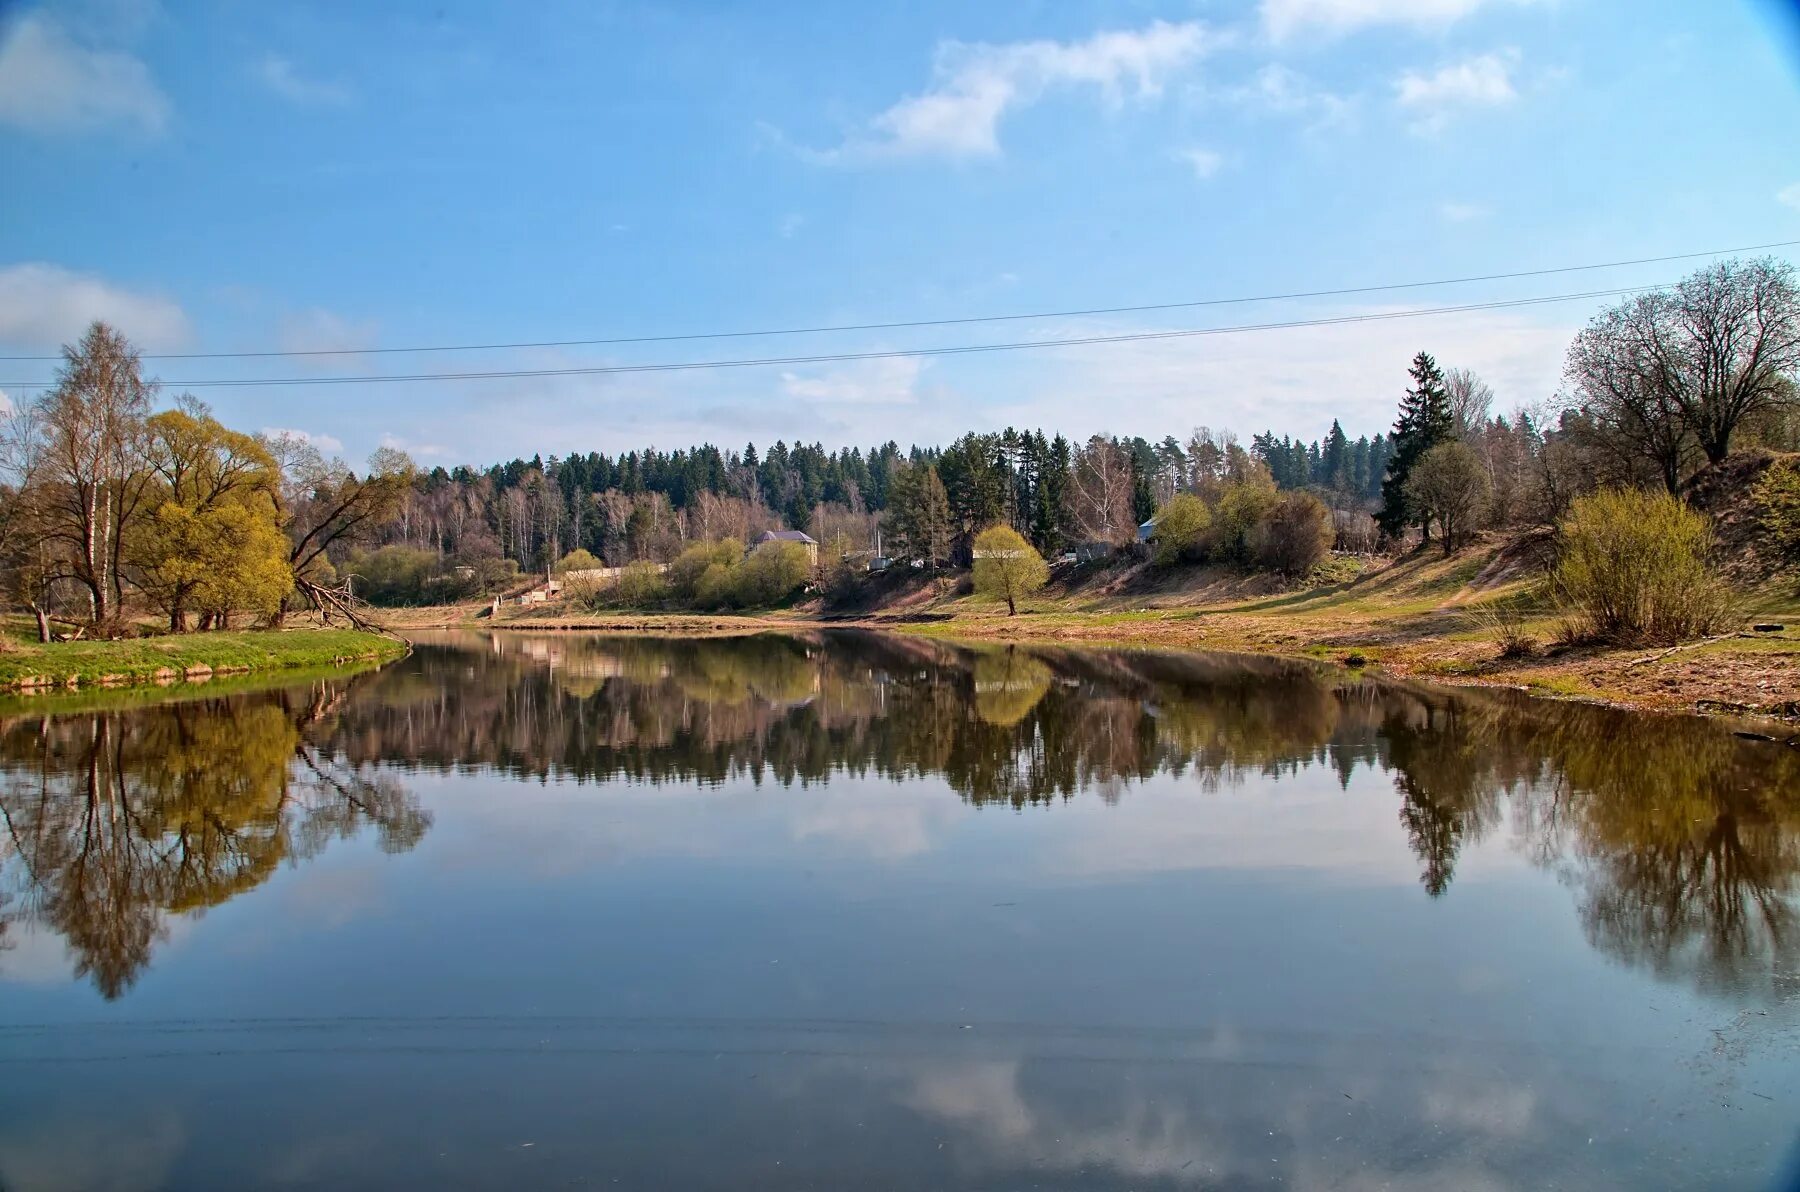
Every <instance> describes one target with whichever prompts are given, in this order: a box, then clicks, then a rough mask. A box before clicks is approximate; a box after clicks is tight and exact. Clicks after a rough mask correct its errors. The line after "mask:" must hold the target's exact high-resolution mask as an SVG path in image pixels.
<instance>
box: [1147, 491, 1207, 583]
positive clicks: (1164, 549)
mask: <svg viewBox="0 0 1800 1192" xmlns="http://www.w3.org/2000/svg"><path fill="white" fill-rule="evenodd" d="M1212 521H1213V517H1212V510H1210V509H1208V508H1207V507H1206V502H1205V501H1202V500H1201V499H1200V498H1199V497H1197V496H1195V495H1194V494H1193V493H1176V494H1175V495H1174V496H1173V497H1171V498H1169V503H1168V504H1167V505H1164V506H1163V507H1162V508H1161V509H1160V510H1158V511H1157V514H1156V531H1155V533H1154V534H1153V535H1152V536H1151V537H1152V541H1153V542H1154V543H1155V544H1156V564H1157V566H1159V567H1172V566H1174V565H1175V564H1177V563H1183V562H1196V561H1198V560H1199V558H1200V557H1201V556H1202V555H1203V554H1205V552H1206V532H1207V531H1208V530H1210V529H1211V528H1212Z"/></svg>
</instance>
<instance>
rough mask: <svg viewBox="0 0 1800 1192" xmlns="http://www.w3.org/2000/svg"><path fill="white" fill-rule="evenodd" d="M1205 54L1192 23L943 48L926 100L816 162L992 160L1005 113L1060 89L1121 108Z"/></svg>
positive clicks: (896, 111) (1155, 91)
mask: <svg viewBox="0 0 1800 1192" xmlns="http://www.w3.org/2000/svg"><path fill="white" fill-rule="evenodd" d="M1208 45H1209V39H1208V36H1207V33H1206V31H1205V29H1204V27H1203V26H1201V25H1200V24H1199V23H1197V22H1191V21H1190V22H1185V23H1182V24H1171V23H1169V22H1167V21H1155V22H1152V23H1151V24H1149V25H1147V26H1145V27H1144V28H1143V29H1140V30H1118V31H1112V32H1104V33H1096V34H1095V35H1094V36H1092V37H1090V38H1088V39H1086V40H1085V41H1075V42H1060V41H1028V42H1013V43H1010V44H1006V45H969V44H965V43H963V42H954V41H953V42H945V43H942V44H940V45H939V46H938V50H937V58H936V62H935V64H934V67H933V75H934V76H935V81H934V84H933V86H932V87H931V89H930V90H928V91H926V92H924V93H923V94H920V95H914V96H909V97H907V98H906V99H903V100H901V101H900V102H899V103H896V104H895V105H894V106H893V107H891V108H889V109H888V110H887V111H885V112H883V113H881V115H879V116H877V117H875V118H874V119H873V120H872V121H870V124H869V129H868V131H867V132H866V133H865V134H863V135H861V136H859V137H855V138H852V139H851V141H850V142H849V143H848V144H847V145H845V146H844V147H843V148H842V149H840V150H835V151H832V152H830V153H826V154H821V155H818V156H821V157H824V158H837V157H843V156H851V157H869V156H912V155H931V154H941V155H944V156H949V157H981V156H991V155H992V154H995V153H998V152H999V151H1000V140H999V130H1000V121H1001V119H1002V117H1004V116H1005V115H1006V114H1007V113H1008V112H1010V111H1014V110H1017V109H1019V108H1022V107H1027V106H1029V105H1031V104H1033V103H1036V102H1037V101H1038V100H1040V99H1042V98H1043V97H1044V96H1045V95H1046V94H1047V93H1048V92H1050V91H1052V90H1054V89H1057V88H1059V87H1091V88H1095V89H1097V90H1098V91H1099V92H1100V93H1101V95H1102V96H1103V97H1105V99H1106V100H1107V101H1108V102H1110V103H1115V104H1116V103H1119V102H1122V101H1123V100H1124V99H1125V98H1126V97H1128V96H1129V97H1133V98H1139V99H1145V98H1152V97H1154V96H1156V95H1159V94H1160V93H1161V91H1162V87H1163V84H1164V82H1165V81H1166V80H1167V79H1168V78H1169V77H1170V76H1172V75H1173V74H1175V73H1177V72H1178V71H1180V70H1182V69H1183V68H1185V67H1186V66H1188V65H1189V64H1191V63H1192V62H1194V61H1195V60H1196V59H1197V58H1199V57H1200V55H1201V54H1203V53H1204V52H1205V51H1206V50H1207V48H1208Z"/></svg>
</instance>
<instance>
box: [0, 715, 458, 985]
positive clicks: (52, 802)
mask: <svg viewBox="0 0 1800 1192" xmlns="http://www.w3.org/2000/svg"><path fill="white" fill-rule="evenodd" d="M356 686H357V685H356V684H355V683H354V682H351V683H333V682H322V683H318V684H315V685H313V686H311V687H307V688H300V689H287V690H281V691H275V692H267V693H262V694H256V695H244V696H235V697H226V698H218V699H204V698H203V699H195V700H183V701H179V702H174V703H169V704H165V705H161V706H152V707H148V708H141V709H136V710H131V711H122V712H93V713H86V714H73V715H51V716H44V717H15V718H12V719H11V720H9V721H7V722H6V723H4V725H0V764H3V765H4V770H3V771H0V815H3V816H4V819H5V828H6V833H7V837H8V844H9V845H10V851H11V853H12V856H11V858H9V861H8V868H9V869H11V870H12V871H13V873H12V878H13V880H12V882H11V883H9V884H11V885H13V886H14V887H15V888H14V889H13V890H9V891H8V896H9V898H10V900H11V901H10V903H9V904H8V906H10V907H11V908H12V909H11V911H10V914H9V915H8V917H9V918H11V919H15V920H16V919H20V918H27V919H29V920H31V921H34V922H37V923H41V924H42V925H45V926H48V927H49V928H50V929H52V930H54V931H55V932H57V933H58V934H59V935H61V936H62V938H63V939H64V940H65V941H66V943H67V945H68V947H69V949H70V951H71V953H72V954H73V956H74V961H75V974H76V976H77V977H89V978H91V979H92V980H93V983H94V985H95V987H96V988H97V989H98V990H99V991H100V992H101V993H102V994H103V995H104V996H105V997H107V998H116V997H118V996H119V995H120V994H122V993H124V992H125V991H126V990H127V989H129V988H130V987H131V985H132V983H133V982H134V981H135V980H136V979H137V977H138V975H139V974H140V973H141V972H142V971H143V970H144V968H145V967H146V966H147V965H149V963H150V960H151V953H152V950H153V948H154V947H155V945H156V944H157V943H158V942H159V941H160V940H162V939H164V938H166V936H167V934H168V930H169V916H172V915H180V914H183V913H189V912H198V911H201V910H204V909H205V908H207V907H212V906H216V905H218V904H220V903H223V902H225V901H227V900H229V899H231V898H233V897H235V896H237V895H239V894H242V893H244V892H245V891H248V890H251V889H254V888H255V887H257V886H259V885H261V884H262V883H263V882H265V881H267V880H268V878H269V876H270V875H271V874H272V873H273V872H274V871H275V868H276V866H278V865H280V864H281V863H282V862H283V861H284V860H285V861H299V860H303V859H305V858H307V857H311V856H313V855H314V854H316V853H318V852H319V851H320V850H321V849H322V848H324V847H325V845H326V844H327V843H329V842H330V841H331V840H333V839H336V838H346V837H349V836H351V835H354V834H355V833H357V832H358V831H360V830H361V829H363V828H364V827H373V828H374V830H375V831H376V832H377V833H378V836H379V839H380V842H381V845H382V847H383V848H384V849H387V850H389V851H392V852H399V851H403V850H405V849H408V848H411V847H412V846H413V845H414V844H416V843H417V842H418V840H419V838H420V837H421V836H423V835H424V834H425V831H426V829H427V828H428V827H430V824H431V816H430V814H429V813H428V812H426V811H423V810H421V809H420V808H419V807H418V805H417V803H416V801H415V800H414V799H413V798H412V797H411V796H410V795H409V794H408V793H407V792H406V790H405V788H404V787H403V786H401V785H400V784H399V783H398V782H396V781H395V780H394V779H393V778H391V777H383V776H379V775H375V774H373V773H371V772H369V771H368V770H366V769H364V768H359V767H356V766H353V765H349V764H346V763H345V762H343V761H342V760H341V759H339V758H337V757H335V756H334V755H332V754H331V753H330V752H329V751H327V750H324V749H321V748H320V747H319V746H318V745H317V744H316V743H315V741H314V740H313V739H312V735H313V734H316V733H317V732H318V730H319V728H320V726H322V725H324V724H327V723H329V722H330V721H331V719H332V718H333V717H334V716H335V715H337V714H338V712H339V711H340V710H341V707H342V705H343V703H344V702H345V701H346V700H347V699H349V698H350V697H351V695H352V694H353V693H354V691H355V690H356ZM0 914H8V912H7V909H6V908H5V907H0Z"/></svg>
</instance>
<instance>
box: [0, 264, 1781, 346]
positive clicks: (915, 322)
mask: <svg viewBox="0 0 1800 1192" xmlns="http://www.w3.org/2000/svg"><path fill="white" fill-rule="evenodd" d="M1795 245H1800V240H1778V241H1772V242H1770V243H1768V244H1750V245H1745V246H1742V247H1739V248H1720V249H1713V250H1710V251H1707V252H1684V253H1671V254H1669V255H1667V256H1660V257H1636V258H1632V259H1630V260H1620V261H1601V262H1598V263H1595V264H1591V265H1560V266H1556V267H1553V268H1547V269H1524V270H1518V271H1515V272H1511V273H1486V274H1476V275H1470V276H1466V277H1443V278H1436V279H1434V280H1430V281H1406V282H1390V283H1384V284H1381V285H1364V286H1345V287H1339V288H1336V289H1324V290H1294V291H1289V292H1286V293H1275V294H1255V295H1247V296H1241V297H1232V298H1200V299H1194V300H1191V301H1183V302H1152V303H1142V304H1138V305H1133V306H1096V307H1088V308H1085V309H1081V310H1049V311H1034V312H1028V313H1024V314H1006V315H968V316H961V317H955V318H942V319H908V320H903V321H898V322H886V323H837V324H829V325H822V326H813V327H781V328H765V329H761V330H750V331H695V332H683V333H677V334H668V335H629V336H610V337H605V338H596V339H562V340H537V341H529V342H526V341H520V342H511V343H461V344H435V345H428V346H417V347H394V348H312V349H297V350H287V351H265V352H166V353H147V354H145V355H144V356H143V359H145V360H255V359H276V358H289V359H295V358H303V357H309V356H381V355H396V354H404V353H425V352H500V351H513V350H521V349H529V348H583V347H608V346H615V347H616V346H623V345H626V344H656V343H683V342H691V341H696V340H709V339H751V338H758V337H767V338H772V337H775V336H783V335H823V334H829V333H834V332H844V331H902V330H909V329H916V328H921V327H957V326H967V325H970V324H976V323H1008V322H1025V321H1029V320H1034V319H1072V318H1084V317H1090V316H1098V315H1122V314H1150V313H1154V312H1157V311H1171V310H1195V309H1200V308H1203V307H1210V306H1236V305H1246V304H1250V303H1256V302H1282V301H1289V300H1294V299H1301V298H1347V297H1353V296H1356V295H1362V294H1379V293H1389V292H1393V291H1398V290H1418V289H1428V288H1432V287H1435V286H1454V285H1470V284H1474V283H1477V282H1493V281H1516V280H1520V279H1523V278H1530V277H1550V276H1555V275H1557V274H1564V273H1583V272H1591V271H1594V270H1599V269H1623V268H1627V267H1630V266H1633V265H1658V264H1666V263H1668V262H1670V261H1688V260H1695V259H1698V258H1700V257H1716V256H1726V255H1730V254H1733V253H1744V252H1761V251H1764V250H1766V249H1772V248H1791V247H1793V246H1795ZM61 359H62V357H60V356H0V361H15V362H43V361H58V360H61Z"/></svg>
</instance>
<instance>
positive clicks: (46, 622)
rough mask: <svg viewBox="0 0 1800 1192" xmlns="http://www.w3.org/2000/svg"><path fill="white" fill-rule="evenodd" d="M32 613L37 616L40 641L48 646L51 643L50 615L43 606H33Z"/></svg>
mask: <svg viewBox="0 0 1800 1192" xmlns="http://www.w3.org/2000/svg"><path fill="white" fill-rule="evenodd" d="M31 611H32V613H33V614H35V615H36V616H37V627H38V640H39V641H40V642H43V643H45V644H46V645H48V644H49V641H50V614H48V613H46V612H45V611H44V606H43V605H41V604H34V605H32V606H31Z"/></svg>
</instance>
